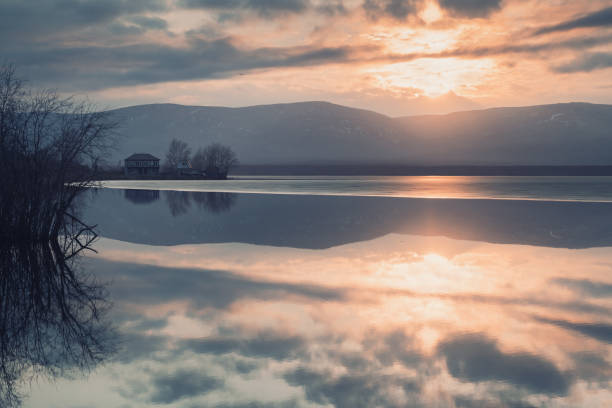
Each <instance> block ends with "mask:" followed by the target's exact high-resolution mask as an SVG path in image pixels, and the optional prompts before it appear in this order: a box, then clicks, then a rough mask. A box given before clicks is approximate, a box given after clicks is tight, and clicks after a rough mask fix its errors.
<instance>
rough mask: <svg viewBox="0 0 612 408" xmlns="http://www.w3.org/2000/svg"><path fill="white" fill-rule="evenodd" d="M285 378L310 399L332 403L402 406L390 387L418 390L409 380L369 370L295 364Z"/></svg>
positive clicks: (408, 390)
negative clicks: (333, 371)
mask: <svg viewBox="0 0 612 408" xmlns="http://www.w3.org/2000/svg"><path fill="white" fill-rule="evenodd" d="M284 378H285V381H287V382H288V383H289V384H290V385H293V386H302V387H304V392H305V394H306V398H307V399H308V400H309V401H311V402H313V403H315V404H320V405H332V406H334V407H353V408H361V407H363V408H366V407H376V406H405V405H404V404H398V403H397V402H395V401H393V397H394V396H397V392H392V390H393V389H403V390H404V392H406V393H415V391H416V390H417V387H416V385H415V384H414V383H413V382H411V381H405V380H403V379H401V378H400V377H398V376H393V377H391V376H387V375H381V374H380V373H371V372H370V373H368V372H366V373H356V372H350V373H348V374H344V375H339V376H334V375H333V374H331V373H330V372H327V371H316V370H312V369H309V368H306V367H298V368H296V369H294V370H291V371H288V372H287V373H285V375H284Z"/></svg>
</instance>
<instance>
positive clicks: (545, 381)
mask: <svg viewBox="0 0 612 408" xmlns="http://www.w3.org/2000/svg"><path fill="white" fill-rule="evenodd" d="M438 350H439V353H440V354H442V355H443V356H444V357H445V358H446V365H447V367H448V371H449V372H450V374H451V375H452V376H453V377H455V378H458V379H461V380H466V381H470V382H482V381H504V382H507V383H510V384H514V385H516V386H519V387H521V388H525V389H527V390H530V391H532V392H534V393H538V394H539V393H542V394H552V395H566V394H567V392H568V390H569V386H570V382H569V380H568V378H566V376H565V375H564V374H562V373H561V372H560V371H559V370H558V369H557V367H555V365H554V364H553V363H551V362H550V361H548V360H545V359H543V358H542V357H538V356H536V355H534V354H531V353H525V352H523V353H521V352H517V353H504V352H502V351H501V350H500V349H499V348H498V346H497V344H496V343H495V342H494V341H493V340H490V339H489V338H487V337H485V336H484V335H482V334H467V335H461V336H458V337H455V338H451V339H448V340H446V341H443V342H441V343H440V344H439V346H438Z"/></svg>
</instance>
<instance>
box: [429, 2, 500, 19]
mask: <svg viewBox="0 0 612 408" xmlns="http://www.w3.org/2000/svg"><path fill="white" fill-rule="evenodd" d="M438 2H439V4H440V7H441V8H443V9H445V10H447V11H448V12H449V13H450V14H451V15H453V16H457V17H468V18H480V17H487V16H489V15H490V14H491V13H493V12H495V11H497V10H499V9H500V8H501V3H502V0H439V1H438Z"/></svg>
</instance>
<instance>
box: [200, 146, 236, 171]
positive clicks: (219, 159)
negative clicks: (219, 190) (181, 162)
mask: <svg viewBox="0 0 612 408" xmlns="http://www.w3.org/2000/svg"><path fill="white" fill-rule="evenodd" d="M192 164H193V165H194V167H196V168H199V169H201V170H205V171H206V175H207V176H208V177H211V178H220V179H224V178H227V173H228V172H229V170H230V169H231V168H232V167H233V166H235V165H236V164H238V158H237V157H236V153H234V151H233V150H232V149H231V148H230V147H228V146H224V145H222V144H220V143H213V144H211V145H209V146H206V147H205V148H204V149H202V148H200V149H198V151H197V152H196V154H195V155H194V157H193V162H192Z"/></svg>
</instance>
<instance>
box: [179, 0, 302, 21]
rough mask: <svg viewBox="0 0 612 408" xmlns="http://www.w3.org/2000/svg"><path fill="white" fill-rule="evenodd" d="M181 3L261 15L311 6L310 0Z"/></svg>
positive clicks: (188, 0)
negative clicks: (245, 11)
mask: <svg viewBox="0 0 612 408" xmlns="http://www.w3.org/2000/svg"><path fill="white" fill-rule="evenodd" d="M179 5H180V6H182V7H185V8H188V9H203V10H219V11H242V10H249V11H253V12H255V13H257V14H258V15H259V16H261V17H277V16H280V15H283V14H298V13H302V12H304V11H306V10H307V9H309V8H310V6H311V4H310V1H309V0H181V1H180V2H179Z"/></svg>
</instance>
